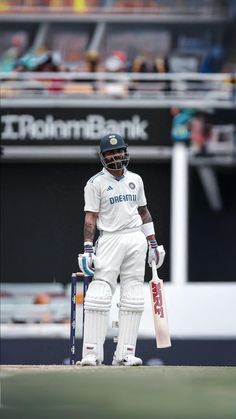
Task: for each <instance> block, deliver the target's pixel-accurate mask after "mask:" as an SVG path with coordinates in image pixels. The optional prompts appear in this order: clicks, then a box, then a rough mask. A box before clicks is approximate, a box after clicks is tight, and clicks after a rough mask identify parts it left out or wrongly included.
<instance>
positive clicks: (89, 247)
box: [84, 242, 93, 253]
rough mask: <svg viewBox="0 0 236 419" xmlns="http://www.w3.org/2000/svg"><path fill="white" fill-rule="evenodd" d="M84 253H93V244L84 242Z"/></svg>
mask: <svg viewBox="0 0 236 419" xmlns="http://www.w3.org/2000/svg"><path fill="white" fill-rule="evenodd" d="M84 253H93V242H84Z"/></svg>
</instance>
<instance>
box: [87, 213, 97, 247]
mask: <svg viewBox="0 0 236 419" xmlns="http://www.w3.org/2000/svg"><path fill="white" fill-rule="evenodd" d="M96 221H97V213H95V212H86V214H85V220H84V242H93V241H94V237H95V233H96Z"/></svg>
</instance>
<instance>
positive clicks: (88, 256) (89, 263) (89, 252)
mask: <svg viewBox="0 0 236 419" xmlns="http://www.w3.org/2000/svg"><path fill="white" fill-rule="evenodd" d="M94 260H95V254H94V247H93V243H92V242H85V243H84V253H83V254H79V256H78V264H79V267H80V270H81V271H82V272H83V273H84V275H85V276H93V275H94Z"/></svg>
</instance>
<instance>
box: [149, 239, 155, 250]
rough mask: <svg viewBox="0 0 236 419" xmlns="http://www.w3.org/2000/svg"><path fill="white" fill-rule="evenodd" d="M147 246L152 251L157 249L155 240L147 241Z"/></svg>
mask: <svg viewBox="0 0 236 419" xmlns="http://www.w3.org/2000/svg"><path fill="white" fill-rule="evenodd" d="M148 244H149V246H150V247H151V248H152V249H156V248H157V241H156V240H148Z"/></svg>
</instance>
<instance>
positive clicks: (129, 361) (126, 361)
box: [112, 355, 143, 367]
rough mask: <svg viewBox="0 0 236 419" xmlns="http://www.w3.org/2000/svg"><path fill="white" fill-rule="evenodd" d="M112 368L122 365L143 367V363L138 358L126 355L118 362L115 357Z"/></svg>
mask: <svg viewBox="0 0 236 419" xmlns="http://www.w3.org/2000/svg"><path fill="white" fill-rule="evenodd" d="M112 365H113V366H117V365H123V366H125V367H138V366H139V365H143V361H142V360H141V358H138V357H137V356H134V355H126V356H125V357H124V358H123V359H121V360H120V361H118V360H117V359H116V357H114V358H113V361H112Z"/></svg>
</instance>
